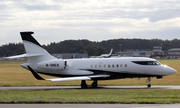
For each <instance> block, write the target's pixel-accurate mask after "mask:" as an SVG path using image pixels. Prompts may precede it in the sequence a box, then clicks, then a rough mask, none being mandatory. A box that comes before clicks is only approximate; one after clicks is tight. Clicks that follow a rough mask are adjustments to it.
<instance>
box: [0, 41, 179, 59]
mask: <svg viewBox="0 0 180 108" xmlns="http://www.w3.org/2000/svg"><path fill="white" fill-rule="evenodd" d="M153 46H162V47H163V50H165V51H167V50H168V49H171V48H180V39H173V40H161V39H150V40H148V39H111V40H104V41H101V42H95V41H89V40H86V39H82V40H65V41H60V42H51V43H50V44H48V45H42V47H44V48H45V49H46V50H47V51H48V52H49V53H51V54H53V53H88V55H89V56H97V55H101V54H105V53H109V51H110V49H111V48H113V49H114V50H113V52H118V51H120V49H121V50H125V49H152V48H153ZM24 53H25V50H24V46H23V44H22V43H9V44H5V45H2V46H0V57H7V56H13V55H18V54H24Z"/></svg>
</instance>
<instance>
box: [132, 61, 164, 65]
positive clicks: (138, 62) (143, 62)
mask: <svg viewBox="0 0 180 108" xmlns="http://www.w3.org/2000/svg"><path fill="white" fill-rule="evenodd" d="M132 62H133V63H136V64H139V65H161V63H159V62H158V61H132Z"/></svg>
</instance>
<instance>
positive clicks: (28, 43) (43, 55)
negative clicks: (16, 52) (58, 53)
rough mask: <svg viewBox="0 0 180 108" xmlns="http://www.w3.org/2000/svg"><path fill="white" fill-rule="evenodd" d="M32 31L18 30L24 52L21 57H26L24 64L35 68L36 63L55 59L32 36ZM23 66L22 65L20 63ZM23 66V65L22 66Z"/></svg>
mask: <svg viewBox="0 0 180 108" xmlns="http://www.w3.org/2000/svg"><path fill="white" fill-rule="evenodd" d="M33 33H34V32H20V34H21V37H22V40H23V44H24V47H25V51H26V54H23V55H20V56H21V57H28V60H27V62H26V64H29V65H31V66H32V67H34V68H36V65H37V63H39V62H43V61H47V60H53V59H56V58H55V57H53V56H52V55H50V54H49V53H48V52H47V51H46V50H45V49H44V48H43V47H42V46H41V45H40V44H39V43H38V42H37V41H36V40H35V39H34V38H33V37H32V36H31V34H33ZM22 66H23V65H22ZM23 67H24V66H23Z"/></svg>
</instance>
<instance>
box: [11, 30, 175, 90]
mask: <svg viewBox="0 0 180 108" xmlns="http://www.w3.org/2000/svg"><path fill="white" fill-rule="evenodd" d="M33 33H34V32H20V35H21V37H22V40H23V44H24V47H25V51H26V54H23V55H17V56H12V57H9V58H17V57H27V58H28V60H27V62H26V63H25V64H22V65H21V66H22V67H23V68H25V69H27V70H29V71H31V72H32V74H33V75H34V77H35V78H36V79H38V80H50V81H72V80H81V88H87V84H86V80H93V83H92V87H94V88H96V87H97V86H98V80H113V79H122V78H144V77H147V81H148V83H149V84H148V85H147V87H148V88H149V87H151V84H150V82H151V78H152V77H156V78H157V79H159V78H162V77H163V76H167V75H171V74H174V73H176V70H175V69H173V68H171V67H168V66H166V65H162V64H161V63H159V62H158V61H157V60H155V59H151V58H142V57H124V58H91V59H90V58H86V59H66V60H63V59H57V58H55V57H53V56H52V55H50V54H49V53H48V52H47V51H46V50H45V49H44V48H43V47H42V46H41V45H40V44H39V43H38V42H37V41H36V40H35V39H34V38H33V36H32V34H33ZM39 74H45V75H50V76H56V77H60V78H53V79H44V78H42V77H41V76H40V75H39Z"/></svg>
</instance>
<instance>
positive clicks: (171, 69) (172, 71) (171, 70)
mask: <svg viewBox="0 0 180 108" xmlns="http://www.w3.org/2000/svg"><path fill="white" fill-rule="evenodd" d="M167 72H168V74H169V75H171V74H175V73H176V72H177V71H176V70H175V69H173V68H171V67H168V69H167Z"/></svg>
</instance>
